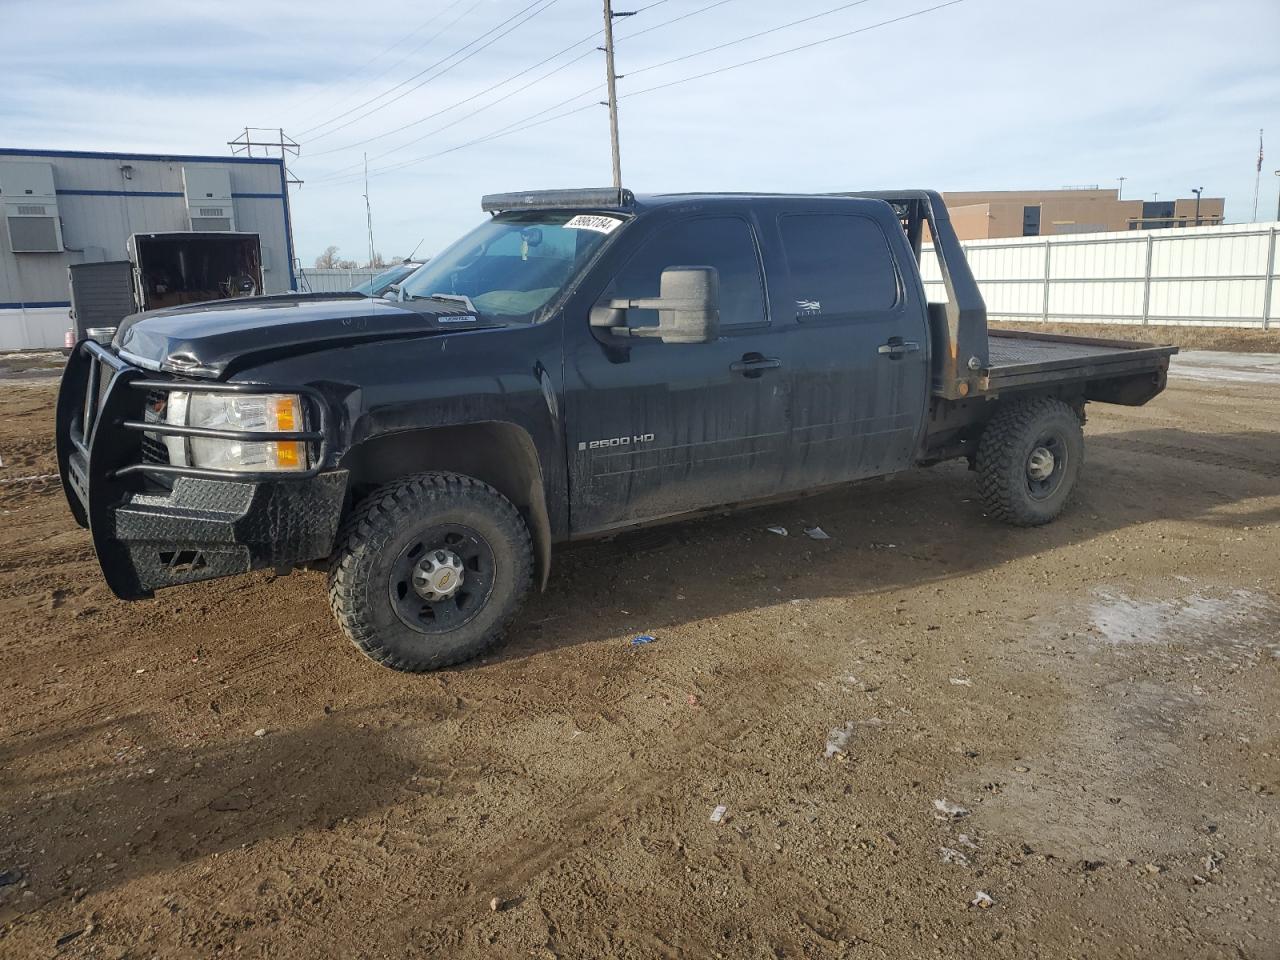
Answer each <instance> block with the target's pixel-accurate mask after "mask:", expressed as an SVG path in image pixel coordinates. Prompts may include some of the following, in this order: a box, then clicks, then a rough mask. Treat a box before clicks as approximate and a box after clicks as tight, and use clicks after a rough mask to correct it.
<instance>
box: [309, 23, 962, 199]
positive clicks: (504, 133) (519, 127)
mask: <svg viewBox="0 0 1280 960" xmlns="http://www.w3.org/2000/svg"><path fill="white" fill-rule="evenodd" d="M964 2H965V0H947V2H946V3H939V4H936V5H934V6H932V7H925V8H923V9H921V10H915V11H913V12H911V13H906V14H903V15H901V16H898V17H892V18H890V19H887V20H881V21H878V22H876V23H872V24H868V25H867V26H864V27H859V28H857V29H856V30H847V31H844V32H843V33H837V34H834V35H832V36H829V37H823V38H821V39H818V40H812V41H810V42H808V43H802V44H799V45H797V46H794V47H788V48H787V49H785V50H778V51H776V52H774V53H768V54H765V55H763V56H759V57H753V58H751V59H749V60H742V61H739V62H738V63H731V64H728V65H726V66H723V67H718V68H716V69H714V70H708V71H705V72H703V73H698V74H694V75H692V76H688V77H682V78H680V79H678V80H672V81H669V82H667V83H661V84H656V85H655V86H652V87H646V88H644V89H642V90H633V91H631V92H629V93H625V94H623V95H622V99H625V98H627V97H638V96H642V95H644V94H647V93H653V92H655V91H657V90H666V89H668V88H670V87H675V86H679V85H681V84H685V83H691V82H693V81H695V80H702V79H705V78H707V77H712V76H715V75H716V74H720V73H727V72H728V71H730V70H737V69H740V68H742V67H747V66H754V65H755V64H758V63H764V62H765V61H768V60H775V59H777V58H778V57H784V56H787V55H789V54H792V53H799V52H800V51H802V50H811V49H813V48H814V47H820V46H823V45H824V44H828V43H834V42H835V41H837V40H845V39H847V38H849V37H853V36H857V35H858V34H862V33H867V32H868V31H871V30H876V29H879V28H880V27H887V26H891V25H893V24H895V23H902V22H903V21H905V20H912V19H915V18H916V17H922V16H925V15H927V14H930V13H935V12H937V11H939V10H944V9H946V8H947V7H954V6H957V5H958V4H961V3H964ZM779 29H782V28H779ZM592 89H593V90H595V89H598V86H597V87H593V88H592ZM578 96H582V95H581V94H579V95H578ZM570 99H571V100H572V99H577V98H576V97H574V98H570ZM594 106H596V104H594V103H587V104H583V105H582V106H579V107H575V108H574V109H572V110H566V111H564V112H563V113H558V114H555V115H554V116H550V117H546V118H545V119H542V120H536V121H533V122H531V123H523V121H518V122H517V123H516V124H509V125H508V126H507V127H505V128H500V129H499V130H497V131H493V132H491V133H489V134H487V135H485V136H483V137H477V138H475V139H473V140H468V141H467V142H465V143H460V144H457V145H456V146H453V147H450V148H448V149H447V150H441V151H439V152H437V153H432V154H427V155H426V156H422V157H414V158H412V159H409V160H402V161H400V162H398V163H395V164H392V165H390V166H387V167H384V168H382V169H381V170H373V171H370V175H371V176H380V175H382V174H386V173H393V172H395V171H396V170H401V169H404V168H405V167H408V166H412V165H414V164H417V163H422V162H425V161H427V160H434V159H436V158H437V157H443V156H445V155H447V154H450V153H454V152H456V151H458V150H462V149H464V148H466V147H472V146H476V145H478V144H481V143H488V142H490V141H492V140H498V139H501V138H503V137H508V136H511V135H512V134H516V133H522V132H523V131H525V130H529V129H532V128H533V127H538V126H542V125H543V124H546V123H551V122H553V121H555V120H561V119H563V118H565V117H568V116H572V115H573V114H575V113H581V112H582V111H584V110H587V109H589V108H591V107H594ZM542 112H544V113H545V112H546V111H542ZM532 116H535V117H536V116H537V114H533V115H532ZM531 119H532V117H526V118H525V120H531ZM348 180H350V178H345V177H344V178H342V179H341V180H333V181H327V182H334V183H338V182H345V181H348Z"/></svg>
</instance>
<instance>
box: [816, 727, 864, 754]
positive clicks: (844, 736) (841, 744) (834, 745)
mask: <svg viewBox="0 0 1280 960" xmlns="http://www.w3.org/2000/svg"><path fill="white" fill-rule="evenodd" d="M855 726H856V724H855V723H854V722H853V721H852V720H850V721H849V722H848V723H846V724H845V725H844V726H842V727H835V728H834V729H832V731H831V732H830V733H828V734H827V748H826V752H825V753H824V754H823V756H825V757H826V758H827V759H828V760H830V759H831V758H832V757H835V756H844V752H845V747H847V746H848V745H849V738H850V737H851V736H853V728H854V727H855Z"/></svg>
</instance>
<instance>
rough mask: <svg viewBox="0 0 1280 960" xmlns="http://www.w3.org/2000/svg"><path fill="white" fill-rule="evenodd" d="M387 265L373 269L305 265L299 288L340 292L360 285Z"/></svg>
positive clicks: (312, 290)
mask: <svg viewBox="0 0 1280 960" xmlns="http://www.w3.org/2000/svg"><path fill="white" fill-rule="evenodd" d="M385 269H386V267H378V268H376V269H373V270H369V269H365V270H337V269H331V268H320V267H303V268H302V269H301V270H299V271H298V289H299V290H301V291H303V292H306V293H340V292H341V291H343V290H350V289H351V288H352V287H358V286H359V285H360V284H362V283H364V282H365V281H367V280H368V279H369V278H370V277H376V276H377V275H378V274H380V273H381V272H382V271H383V270H385Z"/></svg>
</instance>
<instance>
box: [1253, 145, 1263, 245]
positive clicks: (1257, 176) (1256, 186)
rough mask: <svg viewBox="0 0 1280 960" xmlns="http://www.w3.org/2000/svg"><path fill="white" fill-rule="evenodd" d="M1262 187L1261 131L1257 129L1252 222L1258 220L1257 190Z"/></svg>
mask: <svg viewBox="0 0 1280 960" xmlns="http://www.w3.org/2000/svg"><path fill="white" fill-rule="evenodd" d="M1261 189H1262V131H1261V130H1259V131H1258V172H1257V173H1256V174H1254V176H1253V222H1254V223H1257V222H1258V191H1259V190H1261Z"/></svg>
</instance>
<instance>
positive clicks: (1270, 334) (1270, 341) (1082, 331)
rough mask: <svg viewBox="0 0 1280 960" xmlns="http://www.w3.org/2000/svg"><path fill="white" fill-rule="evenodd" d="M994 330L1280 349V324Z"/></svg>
mask: <svg viewBox="0 0 1280 960" xmlns="http://www.w3.org/2000/svg"><path fill="white" fill-rule="evenodd" d="M991 327H992V329H995V330H1033V331H1036V332H1038V333H1061V334H1064V335H1067V336H1072V337H1102V338H1104V339H1106V340H1142V341H1145V342H1147V343H1170V344H1174V345H1175V346H1179V347H1182V348H1183V349H1185V350H1230V351H1233V352H1244V353H1280V328H1276V329H1272V330H1237V329H1233V328H1231V327H1195V326H1185V327H1184V326H1176V327H1174V326H1152V327H1143V326H1138V325H1136V324H1128V323H1000V322H998V321H994V320H993V321H992V322H991Z"/></svg>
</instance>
